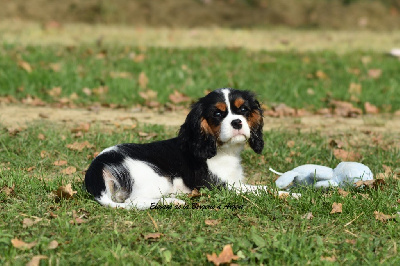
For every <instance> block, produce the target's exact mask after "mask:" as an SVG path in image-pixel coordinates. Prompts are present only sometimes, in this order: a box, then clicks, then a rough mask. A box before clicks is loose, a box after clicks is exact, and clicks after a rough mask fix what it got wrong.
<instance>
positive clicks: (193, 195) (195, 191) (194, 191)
mask: <svg viewBox="0 0 400 266" xmlns="http://www.w3.org/2000/svg"><path fill="white" fill-rule="evenodd" d="M200 196H201V193H200V192H199V191H198V190H197V189H196V188H195V189H193V190H192V192H190V193H189V194H188V197H189V198H197V197H200Z"/></svg>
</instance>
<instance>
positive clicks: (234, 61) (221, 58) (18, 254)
mask: <svg viewBox="0 0 400 266" xmlns="http://www.w3.org/2000/svg"><path fill="white" fill-rule="evenodd" d="M398 73H400V63H399V61H398V60H397V59H395V58H391V57H388V56H386V55H384V54H383V53H381V52H376V51H347V52H346V53H342V54H337V53H335V52H332V51H320V52H310V51H301V52H300V51H285V52H282V51H281V52H276V51H275V52H272V51H249V50H245V49H236V48H229V49H228V48H190V49H177V48H159V47H158V48H157V47H153V48H150V47H142V48H138V47H134V46H124V45H121V46H109V45H103V46H100V47H99V46H96V45H87V44H85V45H78V46H73V47H66V46H61V45H49V46H29V45H28V46H25V45H19V44H18V43H15V42H14V43H12V44H7V43H4V44H2V45H1V46H0V96H3V97H5V96H12V97H15V98H16V99H18V100H24V99H27V97H28V95H30V96H32V97H38V98H40V99H42V100H43V102H44V103H56V102H62V101H65V99H67V100H68V101H72V102H73V103H74V104H76V105H81V106H83V107H87V106H90V105H92V104H94V103H96V102H100V103H103V104H118V105H122V106H124V107H131V106H132V105H136V104H144V102H145V99H143V97H141V96H139V95H140V93H141V94H142V95H148V93H149V90H153V91H155V92H157V96H155V97H153V99H152V100H154V101H156V102H159V103H161V104H164V103H167V102H169V101H170V100H169V95H170V94H171V93H173V92H174V91H175V90H177V91H179V92H182V93H184V94H186V95H188V96H189V97H190V98H191V99H192V100H194V99H196V98H197V97H200V96H203V95H204V93H205V91H206V90H212V89H216V88H219V87H225V86H232V87H235V88H238V89H249V90H253V91H255V92H256V93H257V94H258V95H259V98H260V100H261V101H262V102H264V103H265V104H266V105H267V106H271V105H272V104H274V103H285V104H287V105H288V106H292V107H296V108H306V109H308V110H311V111H315V110H318V109H320V108H323V107H327V106H329V100H330V99H337V100H344V101H351V102H352V103H353V104H354V105H356V106H358V107H363V106H364V103H365V102H370V103H372V104H374V105H376V106H377V107H378V108H380V110H381V111H387V112H391V111H396V110H399V109H400V100H399V99H400V90H399V87H400V79H399V78H398ZM351 84H353V85H351ZM57 87H60V88H61V89H55V88H57ZM85 88H88V89H89V90H88V89H85ZM106 88H107V89H106ZM89 92H90V93H89ZM146 93H147V94H146ZM0 104H1V103H0ZM0 112H1V105H0ZM0 123H1V121H0ZM16 126H18V125H16ZM76 126H77V125H75V126H64V125H63V124H62V123H61V122H60V123H48V122H47V123H46V122H42V123H31V124H28V125H26V127H24V128H20V129H19V130H17V131H10V130H7V129H9V128H8V127H6V126H3V125H1V124H0V129H1V130H0V264H2V265H14V264H15V265H22V264H26V263H27V262H29V261H31V260H32V258H34V256H37V255H42V256H45V257H43V259H42V264H43V263H45V264H47V263H48V264H60V265H66V264H67V265H68V264H82V265H86V264H140V265H143V264H152V265H153V264H154V265H157V264H174V265H177V264H194V265H199V264H201V265H202V264H206V263H209V262H207V256H206V255H207V254H212V253H214V252H215V253H217V254H219V253H220V252H221V251H222V249H223V247H224V246H225V245H227V244H231V245H232V249H233V253H234V254H235V255H237V256H238V257H239V258H238V260H237V261H236V262H237V263H239V264H271V265H279V264H284V265H286V264H298V265H304V264H307V263H310V264H316V265H321V264H354V265H359V264H372V265H374V264H378V263H383V264H387V265H395V264H399V263H400V256H399V253H398V247H399V246H400V230H399V222H400V219H399V215H397V216H396V214H397V213H398V212H399V211H400V210H399V207H400V181H399V179H398V178H399V177H398V175H397V176H396V175H395V174H393V171H395V170H396V169H397V168H398V167H399V163H400V153H399V150H400V146H399V143H400V141H399V136H398V135H395V134H390V133H389V132H387V133H377V132H374V131H372V130H371V131H364V132H354V131H353V132H349V131H340V132H334V131H332V132H330V133H329V134H327V133H321V132H318V131H315V132H311V133H301V132H300V131H295V130H291V131H284V130H272V131H267V132H265V135H264V138H265V142H266V146H265V148H264V151H263V154H262V155H256V154H254V153H253V152H252V151H251V150H250V149H246V150H245V152H244V153H243V165H244V168H245V172H246V174H247V176H248V180H249V183H252V184H260V183H262V184H270V185H271V186H273V180H274V178H275V177H276V176H275V175H274V174H272V173H271V172H269V171H268V168H269V167H272V168H274V169H276V170H277V171H286V170H290V169H292V168H294V167H296V166H298V165H301V164H306V163H315V164H321V165H326V166H329V167H335V166H336V165H337V164H338V163H339V162H340V159H338V158H337V157H336V156H335V153H334V148H332V147H331V144H330V143H332V141H331V140H332V139H333V140H335V141H336V142H339V143H340V145H341V146H343V149H345V150H347V151H350V152H353V153H354V154H356V157H357V160H358V161H360V162H362V163H364V164H366V165H368V166H369V167H370V168H371V170H372V172H373V173H374V174H375V175H377V174H378V173H384V172H386V174H387V175H386V178H385V184H383V185H382V186H381V187H380V188H365V189H355V188H346V189H345V191H347V192H348V193H349V194H348V195H347V196H345V195H344V192H343V191H340V190H337V189H331V190H326V191H320V190H314V189H312V188H299V189H297V190H296V191H295V192H301V193H302V195H303V196H302V197H301V198H300V199H299V200H296V199H292V198H287V199H279V198H277V197H275V196H273V195H271V194H268V193H266V192H260V195H258V196H255V195H250V194H246V195H236V194H234V193H231V192H229V191H201V192H202V195H201V196H200V197H194V198H189V197H188V196H187V195H183V196H182V199H184V200H185V201H186V202H187V206H188V209H177V208H173V209H156V210H147V211H135V210H131V211H126V210H121V209H110V208H104V207H102V206H100V205H99V204H97V203H96V202H95V201H94V200H93V198H92V197H91V196H90V195H89V194H88V193H86V192H85V190H84V189H83V188H82V183H83V177H84V171H85V170H86V169H87V167H88V165H89V164H90V162H91V160H92V159H93V156H94V154H95V152H99V151H101V150H102V149H104V148H106V147H108V146H112V145H115V144H116V143H122V142H148V141H154V140H161V139H165V138H169V137H173V136H175V134H176V132H177V128H176V127H164V126H150V125H145V124H139V125H138V127H136V128H130V129H123V128H122V127H120V128H118V127H117V126H115V127H114V126H110V125H104V124H100V123H96V122H95V121H94V122H93V123H91V125H90V129H82V128H81V129H77V128H76ZM79 131H81V133H79ZM76 142H77V143H76ZM74 143H75V145H73V146H71V144H74ZM390 170H393V171H390ZM68 184H71V185H72V189H73V191H76V192H77V193H75V194H73V196H72V198H71V199H65V198H64V199H57V198H56V197H55V196H54V193H53V191H56V190H57V189H58V188H59V187H60V186H66V185H68ZM334 203H341V204H342V207H343V208H342V212H341V213H334V214H330V212H331V210H332V205H333V204H334ZM311 214H312V215H311ZM382 214H385V215H390V216H391V217H386V218H385V216H382ZM150 233H160V234H156V235H150ZM20 241H24V243H25V244H24V243H22V242H20ZM38 258H39V257H36V259H38ZM210 264H211V263H210Z"/></svg>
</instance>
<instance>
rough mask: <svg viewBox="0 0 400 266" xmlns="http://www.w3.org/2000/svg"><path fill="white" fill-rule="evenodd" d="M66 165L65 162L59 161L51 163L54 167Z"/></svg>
mask: <svg viewBox="0 0 400 266" xmlns="http://www.w3.org/2000/svg"><path fill="white" fill-rule="evenodd" d="M67 163H68V162H67V161H64V160H59V161H55V162H54V163H53V165H55V166H63V165H66V164H67Z"/></svg>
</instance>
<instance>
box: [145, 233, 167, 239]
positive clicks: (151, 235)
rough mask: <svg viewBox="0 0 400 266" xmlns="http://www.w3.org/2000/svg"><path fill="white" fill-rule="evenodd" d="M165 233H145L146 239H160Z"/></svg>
mask: <svg viewBox="0 0 400 266" xmlns="http://www.w3.org/2000/svg"><path fill="white" fill-rule="evenodd" d="M162 235H163V234H161V233H149V234H146V235H144V236H143V237H144V239H146V240H147V239H159V238H160V237H161V236H162Z"/></svg>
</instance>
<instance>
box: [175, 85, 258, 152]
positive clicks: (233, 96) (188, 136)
mask: <svg viewBox="0 0 400 266" xmlns="http://www.w3.org/2000/svg"><path fill="white" fill-rule="evenodd" d="M263 125H264V122H263V114H262V109H261V107H260V104H259V103H258V101H257V100H256V99H255V96H254V94H253V93H251V92H249V91H239V90H234V89H230V88H223V89H218V90H215V91H213V92H211V93H209V94H208V95H207V96H205V97H203V98H201V99H199V101H198V102H197V103H195V104H193V106H192V110H191V111H190V113H189V114H188V116H187V118H186V121H185V123H184V124H183V125H182V126H181V128H180V131H179V136H178V138H179V140H180V143H181V147H182V149H184V150H185V151H187V152H190V153H192V154H194V155H195V156H196V157H197V158H201V159H209V158H211V157H213V156H215V155H216V154H217V147H219V146H223V145H225V144H227V143H245V142H248V143H249V145H250V147H251V148H252V149H253V150H254V151H255V152H256V153H261V151H262V149H263V148H264V140H263V136H262V128H263Z"/></svg>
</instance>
